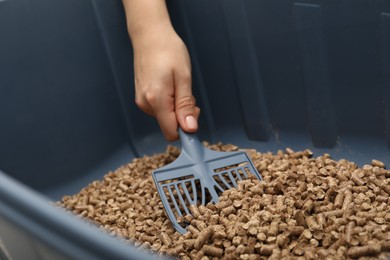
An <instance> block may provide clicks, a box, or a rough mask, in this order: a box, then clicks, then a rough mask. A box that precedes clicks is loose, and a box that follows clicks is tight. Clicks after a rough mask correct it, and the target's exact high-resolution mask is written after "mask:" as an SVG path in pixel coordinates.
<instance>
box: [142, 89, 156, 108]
mask: <svg viewBox="0 0 390 260" xmlns="http://www.w3.org/2000/svg"><path fill="white" fill-rule="evenodd" d="M144 96H145V99H146V101H147V102H148V103H149V104H150V105H152V106H153V105H154V104H156V102H157V98H158V97H157V95H156V94H154V93H152V92H147V93H145V95H144Z"/></svg>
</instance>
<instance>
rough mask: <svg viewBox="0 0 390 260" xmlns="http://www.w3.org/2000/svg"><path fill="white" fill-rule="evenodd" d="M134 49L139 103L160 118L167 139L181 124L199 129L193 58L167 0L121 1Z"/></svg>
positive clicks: (187, 130) (176, 132) (195, 129)
mask: <svg viewBox="0 0 390 260" xmlns="http://www.w3.org/2000/svg"><path fill="white" fill-rule="evenodd" d="M122 1H123V5H124V8H125V13H126V20H127V28H128V32H129V36H130V39H131V43H132V46H133V51H134V77H135V97H136V100H135V102H136V104H137V105H138V107H139V108H140V109H141V110H143V111H144V112H145V113H147V114H148V115H151V116H153V117H155V118H156V119H157V122H158V123H159V126H160V128H161V130H162V133H163V134H164V136H165V138H166V139H167V140H169V141H173V140H176V139H178V137H179V136H178V131H177V130H178V127H179V126H180V127H181V128H182V129H183V130H184V131H186V132H196V131H197V129H198V117H199V112H200V109H199V108H198V107H197V106H196V103H195V98H194V96H193V95H192V85H191V82H192V78H191V61H190V56H189V54H188V50H187V48H186V46H185V44H184V43H183V41H182V40H181V38H180V37H179V36H178V35H177V33H176V32H175V30H174V28H173V26H172V24H171V21H170V18H169V14H168V10H167V7H166V3H165V0H122Z"/></svg>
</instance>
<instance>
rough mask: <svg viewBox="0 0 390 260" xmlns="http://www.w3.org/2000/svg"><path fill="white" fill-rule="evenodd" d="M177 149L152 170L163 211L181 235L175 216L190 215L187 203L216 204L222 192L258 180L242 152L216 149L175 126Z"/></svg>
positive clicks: (182, 231)
mask: <svg viewBox="0 0 390 260" xmlns="http://www.w3.org/2000/svg"><path fill="white" fill-rule="evenodd" d="M179 135H180V141H181V152H180V155H179V157H178V158H177V159H176V160H175V161H173V162H172V163H170V164H168V165H166V166H164V167H161V168H159V169H157V170H155V171H153V173H152V176H153V180H154V183H155V185H156V187H157V190H158V193H159V195H160V198H161V201H162V203H163V205H164V208H165V212H166V213H167V215H168V217H169V219H170V220H171V222H172V224H173V226H174V227H175V229H176V230H177V231H178V232H180V233H181V234H184V233H185V232H186V229H185V228H186V227H185V226H182V225H180V224H179V223H178V220H177V218H178V217H181V216H185V215H191V211H190V209H189V206H190V205H200V204H202V205H206V204H207V203H209V202H212V203H216V202H218V200H219V196H220V194H221V193H222V192H224V191H225V190H227V189H231V188H233V187H235V188H237V187H238V186H237V182H238V181H240V180H245V179H247V178H248V177H249V175H250V174H251V175H254V176H255V177H256V178H257V179H259V180H261V175H260V174H259V173H258V172H257V170H256V168H255V166H254V165H253V163H252V161H251V159H250V158H249V156H248V155H247V154H246V153H245V152H244V151H238V152H216V151H213V150H210V149H208V148H206V147H204V146H203V145H202V143H201V142H200V141H199V139H198V137H197V136H196V134H190V133H186V132H184V131H183V130H182V129H181V128H179Z"/></svg>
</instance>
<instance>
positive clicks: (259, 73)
mask: <svg viewBox="0 0 390 260" xmlns="http://www.w3.org/2000/svg"><path fill="white" fill-rule="evenodd" d="M167 3H168V6H169V10H170V13H171V17H172V22H173V24H174V26H175V28H176V30H177V32H178V33H179V34H180V35H181V36H182V38H183V40H184V41H185V42H186V44H187V46H188V48H189V51H190V53H191V61H192V68H193V89H194V94H195V97H196V100H197V103H198V105H199V106H200V108H201V115H200V125H201V129H200V131H199V133H198V136H199V139H200V140H207V141H209V142H217V141H221V142H224V143H233V144H235V145H238V146H239V147H242V148H255V149H257V150H259V151H264V152H266V151H271V152H276V151H277V150H278V149H285V148H286V147H290V148H292V149H294V150H300V149H306V148H310V149H311V150H312V151H313V152H314V156H316V155H319V154H323V153H330V154H331V156H332V157H333V158H334V159H336V160H338V159H341V158H345V159H348V160H351V161H354V162H356V163H357V164H358V165H359V166H362V165H364V164H369V163H370V162H371V160H372V159H374V158H375V159H378V160H381V161H383V162H384V163H386V164H387V165H390V157H389V155H390V154H389V149H388V145H389V143H390V131H389V130H390V1H387V0H359V1H357V0H337V1H328V0H302V1H292V0H275V1H266V0H241V1H238V0H216V1H210V0H197V1H191V0H168V1H167ZM132 70H133V64H132V50H131V46H130V42H129V38H128V35H127V32H126V22H125V17H124V14H123V7H122V4H121V1H119V0H91V1H89V0H85V1H79V0H34V1H33V0H5V1H0V169H1V170H2V171H3V172H4V174H1V175H0V176H1V180H0V193H1V195H0V196H1V197H0V205H1V207H0V228H1V230H0V237H1V240H2V241H3V244H4V247H5V248H6V250H7V252H8V253H9V255H10V257H15V259H20V258H21V257H18V256H19V254H20V253H21V252H20V251H21V250H20V248H23V249H24V251H25V252H26V254H29V255H30V256H31V257H30V258H29V259H32V258H36V259H39V258H40V259H45V258H46V259H47V258H50V257H48V256H50V255H55V256H63V257H64V258H80V259H81V258H82V257H84V256H91V258H106V259H107V258H111V259H113V258H115V256H118V255H117V254H121V256H126V258H134V259H139V258H138V257H139V256H140V255H139V254H141V253H139V251H138V250H136V249H134V248H132V247H128V246H124V247H123V246H121V245H122V244H121V242H118V241H117V239H115V238H111V237H109V236H108V235H106V234H104V233H101V232H100V233H99V232H95V231H96V230H95V229H94V230H95V231H91V229H90V227H87V226H86V224H85V223H84V222H82V221H80V220H79V219H78V218H76V217H73V216H71V215H68V214H64V213H63V212H62V211H59V210H58V209H56V208H54V207H52V206H50V205H49V204H48V203H47V202H48V201H49V200H57V199H59V198H61V196H63V195H66V194H74V193H77V192H78V191H79V190H80V188H82V187H84V186H85V185H87V184H88V183H89V182H91V181H93V180H96V179H100V178H101V177H102V176H103V175H104V174H105V173H107V172H108V171H110V170H114V169H116V168H117V167H118V166H120V165H122V164H124V163H127V162H129V161H131V160H132V159H133V158H135V157H138V156H143V155H144V154H147V155H150V154H153V153H156V152H162V151H164V150H165V148H166V145H167V142H166V141H165V140H164V138H163V137H162V135H161V132H160V130H159V128H158V125H157V123H156V122H155V120H154V119H153V118H150V117H148V116H146V115H145V114H143V113H142V112H141V111H140V110H139V109H138V108H137V107H136V106H135V105H134V93H133V92H134V91H133V89H134V85H133V74H132ZM11 183H12V186H10V184H11ZM9 187H12V189H10V188H9ZM8 234H14V236H9V235H8ZM116 244H118V245H116ZM115 245H116V246H115ZM111 254H112V257H107V256H109V255H111ZM78 256H79V257H78Z"/></svg>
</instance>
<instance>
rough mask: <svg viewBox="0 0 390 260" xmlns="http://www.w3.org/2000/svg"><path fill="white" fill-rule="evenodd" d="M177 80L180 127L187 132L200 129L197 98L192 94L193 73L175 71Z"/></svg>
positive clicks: (177, 111)
mask: <svg viewBox="0 0 390 260" xmlns="http://www.w3.org/2000/svg"><path fill="white" fill-rule="evenodd" d="M174 80H175V113H176V117H177V121H178V123H179V125H180V127H181V128H182V129H183V130H184V131H186V132H196V131H197V130H198V116H199V113H197V111H196V106H195V98H194V96H193V95H192V88H191V73H190V72H188V73H186V72H177V71H176V73H174Z"/></svg>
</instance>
